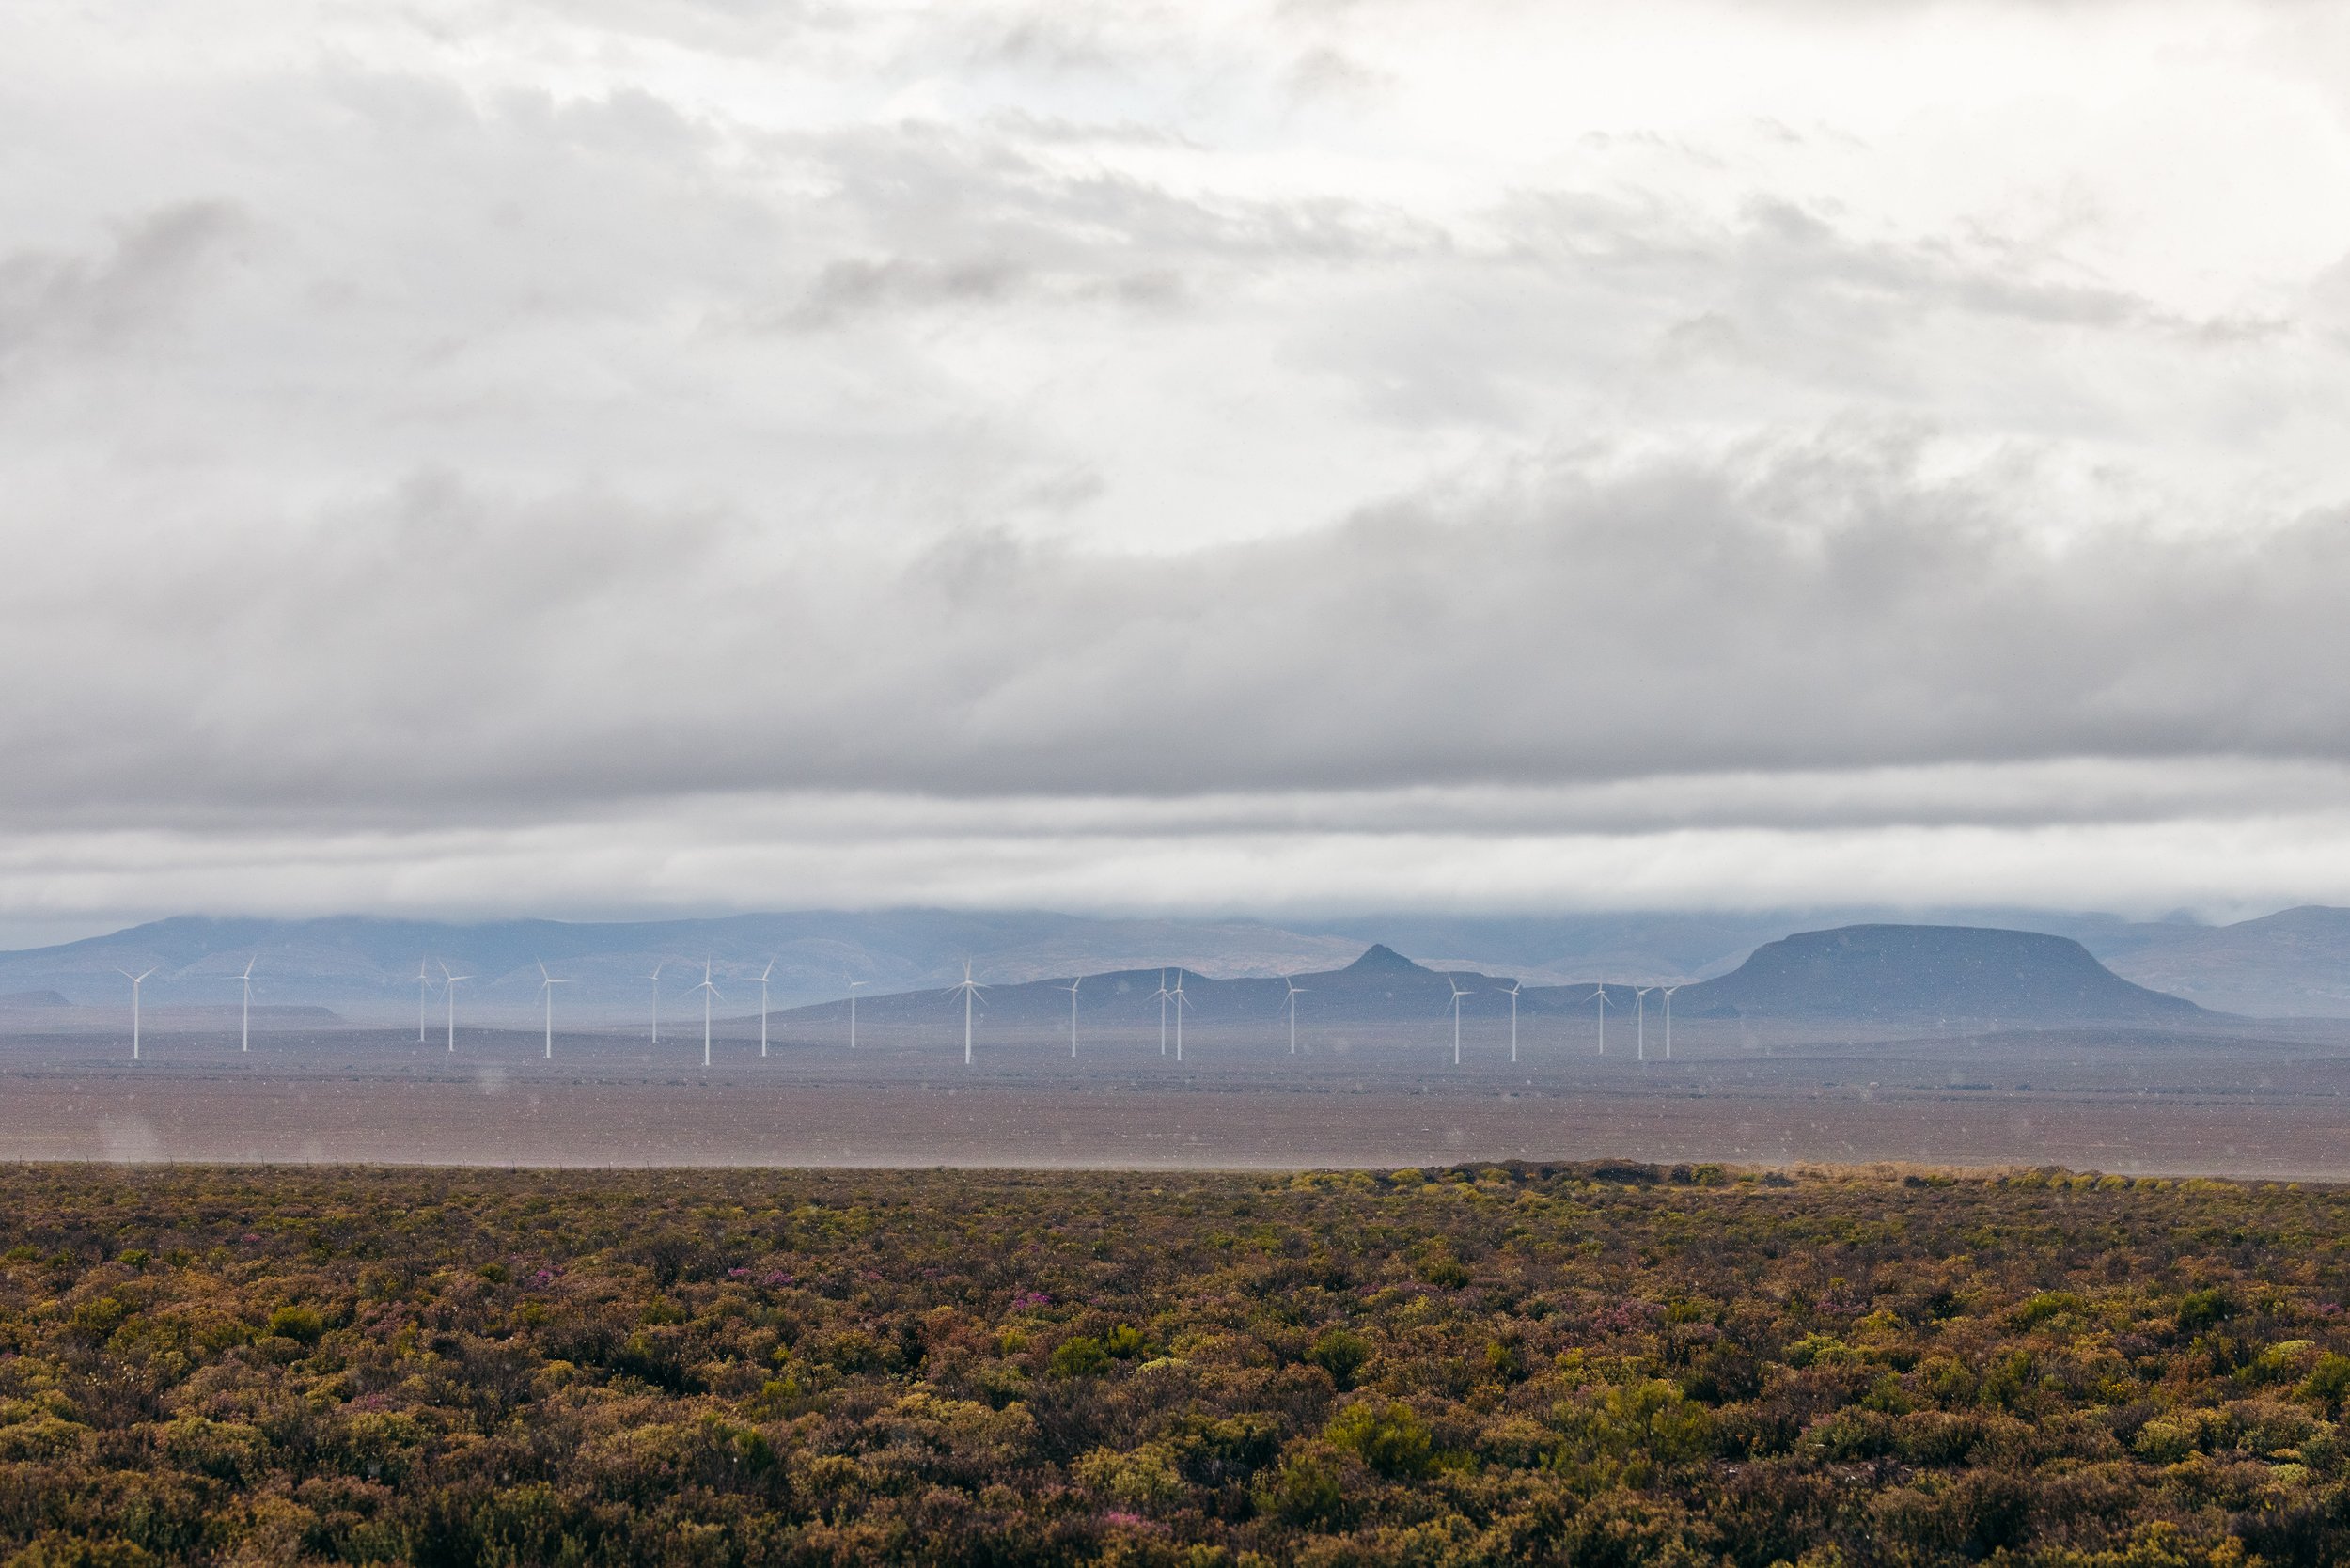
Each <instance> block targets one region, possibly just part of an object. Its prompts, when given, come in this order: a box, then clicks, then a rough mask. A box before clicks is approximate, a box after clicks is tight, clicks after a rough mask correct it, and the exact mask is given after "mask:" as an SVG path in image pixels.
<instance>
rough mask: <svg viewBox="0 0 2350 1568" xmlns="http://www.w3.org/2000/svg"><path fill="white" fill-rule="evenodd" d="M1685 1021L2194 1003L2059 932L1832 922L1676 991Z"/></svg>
mask: <svg viewBox="0 0 2350 1568" xmlns="http://www.w3.org/2000/svg"><path fill="white" fill-rule="evenodd" d="M1673 1011H1675V1012H1676V1013H1677V1014H1679V1015H1681V1016H1684V1017H1689V1018H1704V1017H1716V1018H1719V1017H1729V1016H1732V1015H1737V1014H1746V1015H1750V1016H1761V1017H1773V1018H1817V1019H1840V1020H1853V1021H1859V1022H1868V1023H1879V1024H1893V1025H1905V1026H1919V1025H1935V1024H1952V1025H1955V1024H1960V1023H1970V1024H1984V1023H2003V1024H2011V1025H2016V1026H2021V1027H2034V1026H2044V1025H2050V1024H2080V1023H2092V1022H2094V1023H2124V1024H2193V1023H2196V1022H2198V1021H2210V1022H2217V1021H2218V1020H2217V1018H2216V1017H2215V1015H2213V1014H2212V1013H2209V1012H2207V1011H2204V1010H2203V1009H2202V1008H2201V1007H2198V1006H2197V1005H2196V1004H2195V1003H2193V1002H2190V1001H2187V1000H2185V999H2184V998H2181V997H2178V996H2167V995H2165V994H2163V993H2162V992H2159V991H2153V990H2149V989H2147V988H2146V987H2144V986H2141V985H2134V984H2132V983H2131V982H2130V981H2128V980H2123V978H2122V977H2121V976H2119V975H2117V974H2115V973H2114V972H2113V971H2112V970H2110V969H2107V967H2106V966H2105V965H2104V964H2100V963H2098V962H2097V960H2096V959H2095V958H2093V957H2092V956H2091V954H2090V952H2089V949H2086V948H2084V947H2082V946H2081V945H2080V944H2079V943H2078V942H2076V941H2074V940H2072V939H2071V938H2070V937H2065V936H2048V935H2045V934H2043V933H2038V932H2028V931H2001V930H1994V929H1990V928H1985V927H1979V926H1899V925H1872V926H1842V927H1840V928H1838V929H1836V930H1834V931H1810V932H1799V933H1796V934H1794V935H1793V936H1788V937H1782V938H1781V939H1780V940H1778V941H1777V942H1767V943H1765V944H1763V946H1762V947H1760V948H1758V949H1755V950H1754V953H1753V954H1752V956H1750V957H1749V958H1747V961H1746V963H1744V964H1740V965H1739V966H1738V967H1737V968H1736V969H1734V970H1732V971H1731V973H1729V974H1727V975H1724V976H1722V977H1721V978H1720V979H1718V980H1706V981H1703V982H1701V983H1700V984H1697V985H1691V986H1688V987H1686V988H1684V990H1683V991H1682V993H1681V995H1680V996H1677V997H1676V998H1675V999H1674V1002H1673Z"/></svg>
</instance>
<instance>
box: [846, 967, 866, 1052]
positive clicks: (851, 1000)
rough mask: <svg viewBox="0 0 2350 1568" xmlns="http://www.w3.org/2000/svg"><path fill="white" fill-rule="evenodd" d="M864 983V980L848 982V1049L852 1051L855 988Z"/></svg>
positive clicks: (853, 1045) (854, 1037) (854, 1021)
mask: <svg viewBox="0 0 2350 1568" xmlns="http://www.w3.org/2000/svg"><path fill="white" fill-rule="evenodd" d="M866 983H867V982H866V981H864V980H851V981H850V982H849V1049H850V1050H852V1051H854V1050H855V1049H856V988H857V987H858V986H860V985H864V984H866Z"/></svg>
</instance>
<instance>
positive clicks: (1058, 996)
mask: <svg viewBox="0 0 2350 1568" xmlns="http://www.w3.org/2000/svg"><path fill="white" fill-rule="evenodd" d="M979 978H980V979H981V980H984V979H985V976H984V974H983V973H981V974H980V975H979ZM1074 979H1076V978H1075V977H1073V976H1071V977H1063V978H1061V979H1058V980H1027V981H1021V982H1014V983H1010V984H1003V983H998V984H994V985H989V986H988V987H987V989H986V990H985V991H984V992H983V993H982V994H981V996H980V999H979V1017H980V1018H981V1019H982V1020H984V1022H985V1025H986V1027H990V1028H994V1029H1005V1028H1017V1029H1020V1030H1021V1031H1023V1032H1026V1033H1035V1032H1039V1031H1050V1030H1059V1029H1065V1028H1067V1027H1069V1006H1070V995H1069V986H1070V983H1071V980H1074ZM1178 983H1180V984H1181V985H1182V986H1183V1008H1184V1013H1183V1016H1184V1018H1185V1020H1186V1027H1198V1026H1199V1025H1216V1026H1223V1025H1235V1024H1262V1025H1265V1026H1266V1027H1272V1025H1273V1023H1274V1021H1275V1020H1277V1019H1280V1018H1282V1017H1284V1016H1285V1015H1286V1014H1285V1010H1286V1008H1287V1007H1288V1004H1289V993H1290V986H1291V985H1292V984H1293V983H1294V984H1295V985H1296V986H1297V987H1298V989H1299V992H1300V996H1299V997H1298V1018H1299V1020H1300V1021H1301V1023H1304V1022H1308V1021H1310V1022H1311V1023H1313V1024H1316V1025H1322V1024H1330V1023H1362V1024H1369V1023H1391V1022H1422V1023H1428V1024H1430V1025H1431V1026H1432V1027H1433V1026H1434V1024H1435V1022H1436V1021H1437V1020H1439V1019H1443V1018H1447V1017H1449V1016H1450V1013H1449V1009H1450V1006H1451V1001H1452V988H1453V986H1454V985H1455V984H1456V983H1458V984H1459V985H1460V986H1461V987H1462V988H1463V989H1464V990H1465V991H1466V993H1467V996H1465V998H1464V1001H1463V1012H1464V1015H1465V1016H1474V1017H1482V1018H1493V1017H1501V1016H1506V1015H1507V1014H1508V1012H1509V1010H1510V1002H1509V995H1508V992H1507V990H1506V989H1505V987H1507V986H1508V984H1509V983H1510V981H1509V980H1508V978H1507V977H1506V976H1500V977H1497V976H1493V975H1486V974H1481V973H1479V972H1477V971H1475V970H1460V971H1440V970H1436V969H1432V968H1428V967H1426V966H1425V965H1422V964H1415V963H1413V962H1412V961H1411V960H1410V959H1408V958H1406V957H1404V956H1403V955H1402V953H1399V952H1397V951H1396V950H1395V949H1392V948H1388V947H1386V946H1383V945H1380V944H1373V945H1372V946H1371V948H1370V949H1368V950H1367V951H1365V952H1364V953H1363V955H1362V956H1361V957H1360V958H1357V959H1356V960H1355V962H1354V963H1352V964H1348V965H1346V966H1345V967H1344V968H1341V969H1324V970H1312V971H1308V972H1306V973H1303V974H1297V975H1292V976H1289V977H1287V978H1286V979H1261V978H1256V977H1241V978H1234V979H1216V978H1214V977H1211V976H1207V975H1200V974H1195V973H1192V972H1190V971H1189V970H1183V969H1176V968H1167V969H1164V970H1162V969H1157V968H1151V969H1122V970H1111V971H1108V972H1105V973H1102V974H1092V975H1087V976H1085V977H1084V978H1083V979H1082V980H1076V984H1077V996H1076V1002H1077V1017H1078V1022H1079V1027H1080V1029H1081V1030H1082V1029H1083V1028H1084V1027H1088V1026H1093V1025H1115V1026H1133V1027H1139V1026H1143V1025H1152V1026H1155V1025H1156V1023H1157V1021H1158V1018H1159V1011H1160V1001H1159V996H1158V992H1159V987H1160V986H1161V985H1162V984H1165V985H1167V987H1169V988H1170V989H1171V988H1173V987H1174V986H1175V985H1177V984H1178ZM1532 995H1533V993H1532V992H1531V991H1530V990H1529V991H1528V993H1527V996H1529V997H1530V996H1532ZM1169 1010H1170V1011H1168V1013H1167V1017H1168V1019H1169V1027H1172V1020H1173V1017H1174V1014H1173V1011H1172V1003H1170V1004H1169ZM1523 1011H1536V1004H1535V1003H1533V1002H1530V1001H1529V1002H1527V1003H1525V1004H1524V1007H1523ZM962 1015H963V1002H962V1000H961V998H960V997H959V996H957V995H956V994H955V993H953V992H951V991H948V990H943V989H941V990H928V989H926V990H921V991H911V992H898V993H885V994H883V995H881V996H865V997H861V998H859V1000H858V1003H857V1016H858V1018H859V1020H860V1021H865V1022H871V1023H876V1024H884V1023H886V1024H905V1023H920V1024H932V1025H937V1024H940V1023H941V1022H942V1021H944V1022H948V1023H957V1027H960V1025H959V1023H958V1022H957V1021H959V1020H960V1019H961V1017H962ZM846 1016H847V1008H846V1004H844V1003H837V1002H836V1003H827V1004H822V1005H819V1006H816V1007H807V1008H800V1009H796V1010H794V1011H793V1012H792V1013H791V1019H792V1020H793V1021H795V1022H799V1023H802V1024H807V1023H814V1022H818V1021H823V1022H827V1023H829V1022H834V1021H838V1020H843V1019H845V1018H846Z"/></svg>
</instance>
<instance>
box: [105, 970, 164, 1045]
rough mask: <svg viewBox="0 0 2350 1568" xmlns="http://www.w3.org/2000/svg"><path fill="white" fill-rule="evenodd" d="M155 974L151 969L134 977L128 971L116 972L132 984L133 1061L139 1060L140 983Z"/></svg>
mask: <svg viewBox="0 0 2350 1568" xmlns="http://www.w3.org/2000/svg"><path fill="white" fill-rule="evenodd" d="M154 972H155V971H154V970H152V969H149V970H145V971H143V972H141V973H139V974H135V975H134V974H133V973H131V971H130V970H128V969H117V970H116V971H115V973H116V974H118V975H120V976H121V977H122V978H123V979H124V980H129V981H130V982H131V1059H132V1060H133V1061H136V1060H138V1059H139V982H140V981H141V980H145V979H147V977H148V976H149V975H151V974H153V973H154Z"/></svg>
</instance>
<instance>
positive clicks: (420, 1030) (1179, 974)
mask: <svg viewBox="0 0 2350 1568" xmlns="http://www.w3.org/2000/svg"><path fill="white" fill-rule="evenodd" d="M259 962H260V955H259V954H258V953H256V954H254V955H253V957H252V958H250V959H248V960H246V961H245V965H244V969H243V972H242V973H240V974H238V975H236V976H233V977H231V978H233V979H234V980H237V981H238V982H239V983H240V984H241V985H243V988H244V1011H243V1039H242V1042H241V1043H240V1046H239V1048H240V1049H241V1050H243V1051H248V1052H249V1051H251V1050H252V1049H253V968H254V965H255V964H258V963H259ZM533 962H534V963H536V964H538V969H539V993H540V998H541V1001H542V1002H543V1004H544V1009H545V1012H544V1018H545V1030H546V1044H545V1049H546V1058H547V1059H548V1060H550V1061H552V1060H554V1059H555V988H556V986H558V985H569V984H570V983H571V981H570V980H564V979H558V978H557V977H556V976H555V975H552V974H550V973H548V971H547V966H546V964H543V963H539V962H538V961H537V960H533ZM668 967H669V961H667V960H666V959H665V960H663V961H662V962H661V963H659V964H654V965H653V968H652V973H651V974H650V975H649V976H647V977H646V978H647V979H648V980H650V981H651V982H652V1043H654V1044H655V1045H658V1044H660V1043H661V977H662V974H663V972H664V971H666V969H667V968H668ZM711 968H712V965H711V961H710V960H708V959H704V960H703V961H702V978H701V983H699V984H698V985H696V986H694V987H693V988H692V991H689V992H688V993H687V994H688V995H689V996H690V995H692V993H693V992H694V991H697V992H699V993H701V998H702V1065H703V1066H704V1067H708V1066H710V1065H711V1059H712V1058H711V1026H712V1014H711V1006H712V1004H713V1002H720V1001H724V1000H725V999H726V998H725V996H723V995H722V994H721V993H720V992H719V990H718V987H717V985H716V983H715V982H714V981H713V979H712V976H711ZM440 970H441V983H440V986H439V990H440V992H441V994H442V996H443V998H444V999H445V1001H446V1027H447V1035H448V1050H449V1051H450V1052H451V1053H452V1054H454V1053H455V1051H456V1049H457V988H458V986H459V985H461V984H462V983H463V982H465V981H467V980H472V979H474V978H475V977H474V976H472V975H460V974H456V973H454V972H452V971H451V970H450V968H449V966H448V965H447V964H441V965H440ZM775 972H776V961H775V960H774V959H772V958H771V959H769V960H768V961H767V967H766V968H764V969H762V970H761V971H760V976H759V1054H760V1057H761V1058H764V1057H765V1056H766V1055H767V1044H768V1037H767V1014H768V1005H767V998H768V987H769V983H770V981H771V980H772V979H773V977H774V975H775ZM115 973H117V974H118V975H120V976H121V977H122V978H123V979H125V980H129V981H130V982H131V1059H132V1060H133V1061H137V1060H138V1059H140V1058H139V996H140V987H141V986H142V985H144V984H145V983H146V981H147V980H148V978H149V976H151V975H153V974H154V973H155V971H154V969H152V968H149V969H147V970H145V971H143V972H142V973H139V974H135V975H134V974H133V973H131V971H130V970H128V969H117V970H116V971H115ZM1183 973H1184V971H1183V969H1182V968H1180V967H1178V968H1177V969H1176V970H1175V983H1174V984H1173V985H1172V986H1169V985H1168V984H1167V971H1166V970H1165V969H1162V970H1160V971H1159V987H1158V990H1157V991H1155V992H1153V993H1152V1000H1154V1001H1156V1002H1157V1003H1158V1004H1159V1055H1161V1056H1166V1055H1167V1038H1168V1037H1167V1023H1168V1017H1169V1009H1170V1008H1171V1009H1172V1010H1173V1012H1172V1016H1173V1021H1174V1026H1175V1027H1174V1046H1175V1050H1174V1058H1175V1059H1176V1060H1177V1061H1178V1062H1180V1061H1182V1060H1183V1013H1184V1011H1186V1010H1188V1009H1191V1008H1192V1007H1193V1006H1194V1004H1193V1002H1192V1001H1191V998H1189V997H1188V996H1184V995H1183ZM868 983H870V982H869V981H866V980H851V981H849V982H848V984H849V996H848V1000H849V1049H851V1050H852V1051H854V1050H855V1049H856V1002H857V996H856V994H857V991H858V989H859V988H861V987H863V986H865V985H867V984H868ZM1445 983H1446V984H1448V985H1449V986H1450V987H1451V988H1452V996H1451V1001H1450V1003H1449V1005H1450V1007H1451V1009H1452V1065H1453V1066H1455V1067H1458V1066H1460V1065H1461V1003H1462V1000H1463V999H1464V998H1465V997H1468V996H1475V995H1476V994H1477V993H1476V988H1475V987H1473V986H1465V985H1463V984H1462V983H1461V980H1460V977H1459V976H1457V975H1452V974H1447V975H1446V976H1445ZM1084 984H1085V977H1084V976H1083V975H1078V976H1076V977H1074V978H1073V979H1072V980H1070V982H1069V983H1068V984H1067V985H1063V986H1056V987H1055V989H1056V990H1060V991H1066V992H1068V993H1069V1056H1070V1059H1072V1060H1074V1059H1076V1056H1077V993H1078V990H1079V988H1080V987H1082V986H1083V985H1084ZM1282 984H1284V985H1285V986H1287V987H1288V992H1287V995H1286V996H1284V997H1283V998H1282V1007H1283V1009H1284V1011H1286V1013H1287V1014H1288V1020H1289V1045H1290V1051H1289V1054H1290V1055H1291V1056H1295V1055H1297V998H1298V997H1300V996H1307V995H1308V994H1309V989H1308V987H1306V986H1302V985H1300V984H1298V983H1297V982H1296V981H1295V980H1291V979H1289V978H1288V977H1286V976H1284V977H1283V978H1282ZM1520 988H1521V987H1520V982H1519V981H1517V980H1512V981H1511V982H1510V983H1509V984H1508V985H1507V986H1506V987H1496V989H1498V990H1501V991H1503V992H1505V993H1506V995H1507V996H1509V998H1510V1060H1511V1061H1512V1063H1513V1064H1514V1063H1515V1062H1516V1061H1517V1059H1518V992H1519V990H1520ZM433 989H434V987H433V982H432V977H431V960H430V959H423V958H420V959H418V960H417V961H416V1043H417V1044H419V1045H421V1044H423V1043H425V1029H426V1015H427V1010H428V1008H429V1007H430V1005H431V996H432V991H433ZM987 989H988V988H987V987H986V986H985V985H982V984H980V983H979V981H978V980H974V979H973V978H972V975H971V960H969V959H965V960H964V964H963V979H962V980H960V981H958V982H957V983H956V984H954V985H952V986H950V987H948V996H961V997H962V998H963V1064H964V1066H965V1067H969V1066H972V1065H973V1064H974V1060H975V1056H974V1052H975V1048H976V1041H977V1033H976V1029H977V1020H976V1018H975V1010H976V1009H977V1007H978V1004H979V997H980V996H981V995H982V994H984V993H985V992H986V991H987ZM1680 989H1681V987H1680V986H1678V985H1642V986H1635V987H1633V988H1632V996H1633V1003H1634V1009H1635V1011H1634V1017H1635V1020H1636V1023H1635V1040H1636V1042H1637V1044H1636V1047H1635V1049H1636V1053H1637V1059H1638V1060H1641V1061H1646V1060H1647V1059H1648V996H1649V993H1651V992H1656V993H1658V994H1660V995H1662V996H1663V997H1664V1009H1665V1042H1664V1044H1665V1056H1664V1059H1665V1060H1667V1061H1670V1060H1671V1059H1672V1054H1673V993H1674V992H1676V991H1678V990H1680ZM1588 999H1589V1000H1590V1001H1591V1002H1593V1003H1596V1004H1597V1014H1596V1022H1597V1025H1598V1044H1599V1055H1601V1056H1606V1054H1607V1010H1608V1008H1610V1007H1612V1006H1614V1005H1615V1004H1614V1003H1612V1002H1610V1001H1609V1000H1608V998H1607V988H1606V986H1605V985H1600V986H1594V987H1593V988H1592V990H1591V995H1590V997H1589V998H1588Z"/></svg>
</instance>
